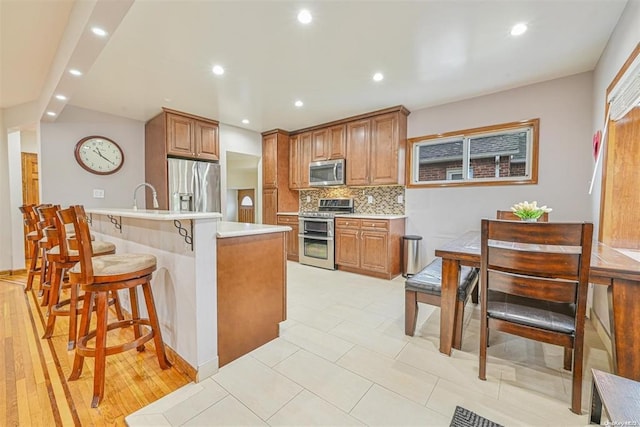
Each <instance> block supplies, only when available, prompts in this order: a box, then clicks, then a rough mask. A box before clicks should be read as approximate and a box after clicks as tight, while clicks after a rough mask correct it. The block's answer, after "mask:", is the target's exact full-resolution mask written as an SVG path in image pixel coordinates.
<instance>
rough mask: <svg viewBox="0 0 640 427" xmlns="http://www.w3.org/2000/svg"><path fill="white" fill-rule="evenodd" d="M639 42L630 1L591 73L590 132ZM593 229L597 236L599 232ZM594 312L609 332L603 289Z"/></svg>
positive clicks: (636, 8) (638, 13) (594, 203)
mask: <svg viewBox="0 0 640 427" xmlns="http://www.w3.org/2000/svg"><path fill="white" fill-rule="evenodd" d="M639 42H640V1H630V2H628V3H627V6H626V8H625V10H624V11H623V12H622V15H621V17H620V21H619V22H618V25H617V26H616V28H615V30H614V31H613V34H612V35H611V37H610V38H609V43H608V44H607V47H606V49H605V50H604V52H603V54H602V55H601V56H600V60H599V61H598V65H597V66H596V69H595V71H594V81H593V103H592V104H591V108H592V125H591V133H592V134H593V133H595V131H596V130H598V129H600V130H602V129H603V126H604V120H605V117H604V108H605V102H606V93H607V87H608V86H609V85H610V84H611V82H612V81H613V78H614V77H615V76H616V74H618V71H619V70H620V69H621V68H622V65H623V64H624V62H625V61H626V60H627V58H628V57H629V55H631V52H633V49H635V47H636V45H637V44H638V43H639ZM635 149H636V150H637V149H640V145H636V147H635ZM601 181H602V169H601V168H599V170H598V175H597V177H596V179H595V186H594V189H593V196H592V197H591V200H590V201H591V211H592V215H593V218H594V219H595V221H596V228H597V229H598V228H599V227H598V226H599V222H598V220H599V214H600V196H601V194H600V192H601V186H600V184H601ZM597 229H596V230H595V232H596V233H597V231H598V230H597ZM593 310H594V311H595V313H596V316H597V317H598V319H599V320H600V321H601V324H602V325H603V326H604V328H605V329H606V330H607V331H608V332H610V331H609V323H608V312H609V308H608V303H607V293H606V289H605V288H604V287H603V286H595V287H594V294H593Z"/></svg>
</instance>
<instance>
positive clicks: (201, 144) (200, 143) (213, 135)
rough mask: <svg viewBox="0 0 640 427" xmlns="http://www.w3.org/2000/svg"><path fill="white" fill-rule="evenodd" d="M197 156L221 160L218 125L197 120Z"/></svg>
mask: <svg viewBox="0 0 640 427" xmlns="http://www.w3.org/2000/svg"><path fill="white" fill-rule="evenodd" d="M195 134H196V144H195V145H196V157H197V159H198V160H219V159H220V158H219V148H218V125H215V124H212V123H207V122H198V121H196V122H195Z"/></svg>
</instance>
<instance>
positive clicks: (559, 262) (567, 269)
mask: <svg viewBox="0 0 640 427" xmlns="http://www.w3.org/2000/svg"><path fill="white" fill-rule="evenodd" d="M536 248H538V250H520V249H513V248H502V247H498V246H491V247H490V249H489V257H488V259H487V263H488V265H487V268H488V269H490V270H500V271H505V272H507V273H515V274H518V273H524V274H528V275H531V276H545V277H554V278H558V279H567V280H578V275H579V274H580V270H579V267H580V254H576V253H560V252H546V251H544V249H545V248H548V246H536Z"/></svg>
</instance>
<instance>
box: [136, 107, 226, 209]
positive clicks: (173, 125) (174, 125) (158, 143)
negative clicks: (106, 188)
mask: <svg viewBox="0 0 640 427" xmlns="http://www.w3.org/2000/svg"><path fill="white" fill-rule="evenodd" d="M144 132H145V134H144V135H145V138H144V144H145V145H144V147H145V181H146V182H148V183H150V184H151V185H153V186H154V187H155V188H156V190H157V194H158V204H159V205H160V209H169V197H168V179H169V178H168V172H167V157H171V156H174V157H181V158H187V159H193V160H203V161H217V160H218V159H219V141H218V122H217V121H215V120H211V119H207V118H204V117H199V116H195V115H193V114H188V113H182V112H180V111H175V110H170V109H168V108H163V109H162V112H161V113H160V114H158V115H157V116H155V117H154V118H152V119H151V120H149V121H148V122H147V123H146V124H145V128H144ZM151 204H152V199H151V193H150V192H146V205H147V206H151Z"/></svg>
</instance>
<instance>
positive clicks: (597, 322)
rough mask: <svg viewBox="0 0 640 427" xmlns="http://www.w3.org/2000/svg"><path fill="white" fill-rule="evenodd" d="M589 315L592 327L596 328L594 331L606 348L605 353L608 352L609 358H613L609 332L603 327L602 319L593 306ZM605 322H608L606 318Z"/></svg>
mask: <svg viewBox="0 0 640 427" xmlns="http://www.w3.org/2000/svg"><path fill="white" fill-rule="evenodd" d="M589 317H590V319H591V324H593V327H594V328H595V329H596V333H597V334H598V337H600V340H601V341H602V343H603V344H604V347H605V348H606V349H607V353H609V357H610V358H611V360H613V345H612V343H611V335H610V334H609V332H607V329H606V328H605V327H604V324H603V323H602V319H600V317H598V314H597V313H596V312H595V311H594V310H593V307H592V308H591V309H590V315H589ZM607 323H609V322H608V319H607Z"/></svg>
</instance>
